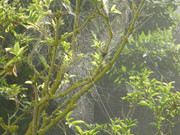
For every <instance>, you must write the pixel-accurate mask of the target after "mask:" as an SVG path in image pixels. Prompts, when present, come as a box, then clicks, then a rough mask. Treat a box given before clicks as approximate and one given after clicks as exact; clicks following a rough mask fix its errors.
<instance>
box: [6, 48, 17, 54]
mask: <svg viewBox="0 0 180 135" xmlns="http://www.w3.org/2000/svg"><path fill="white" fill-rule="evenodd" d="M5 50H6V52H10V53H11V54H14V55H15V53H14V49H12V48H5Z"/></svg>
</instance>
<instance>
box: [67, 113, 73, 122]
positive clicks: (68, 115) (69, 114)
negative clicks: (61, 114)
mask: <svg viewBox="0 0 180 135" xmlns="http://www.w3.org/2000/svg"><path fill="white" fill-rule="evenodd" d="M71 114H72V112H69V113H68V114H67V115H66V120H67V121H69V117H70V116H71Z"/></svg>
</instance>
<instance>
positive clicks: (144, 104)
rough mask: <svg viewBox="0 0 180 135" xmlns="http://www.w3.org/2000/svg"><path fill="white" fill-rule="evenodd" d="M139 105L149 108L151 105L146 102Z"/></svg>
mask: <svg viewBox="0 0 180 135" xmlns="http://www.w3.org/2000/svg"><path fill="white" fill-rule="evenodd" d="M139 105H143V106H147V107H149V106H150V105H149V104H148V103H147V102H145V101H141V102H140V103H139Z"/></svg>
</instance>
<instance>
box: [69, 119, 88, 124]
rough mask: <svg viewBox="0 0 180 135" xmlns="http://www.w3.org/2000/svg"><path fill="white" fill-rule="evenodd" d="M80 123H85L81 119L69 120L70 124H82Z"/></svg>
mask: <svg viewBox="0 0 180 135" xmlns="http://www.w3.org/2000/svg"><path fill="white" fill-rule="evenodd" d="M82 123H85V122H84V121H82V120H76V121H73V122H71V124H73V125H76V124H82Z"/></svg>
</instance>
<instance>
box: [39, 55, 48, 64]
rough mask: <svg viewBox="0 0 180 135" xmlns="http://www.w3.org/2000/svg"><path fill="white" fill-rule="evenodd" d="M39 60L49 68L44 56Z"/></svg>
mask: <svg viewBox="0 0 180 135" xmlns="http://www.w3.org/2000/svg"><path fill="white" fill-rule="evenodd" d="M39 60H40V61H41V63H42V64H43V66H44V67H46V66H47V61H46V59H45V57H44V56H43V55H39Z"/></svg>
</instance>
